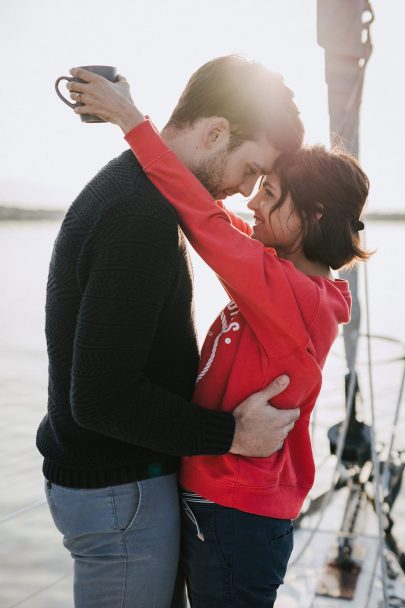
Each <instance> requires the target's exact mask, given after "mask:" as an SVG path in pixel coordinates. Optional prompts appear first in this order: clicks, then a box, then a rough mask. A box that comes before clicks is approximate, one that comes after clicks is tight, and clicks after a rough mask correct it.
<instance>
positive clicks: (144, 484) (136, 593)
mask: <svg viewBox="0 0 405 608" xmlns="http://www.w3.org/2000/svg"><path fill="white" fill-rule="evenodd" d="M45 491H46V496H47V500H48V504H49V508H50V511H51V514H52V517H53V520H54V522H55V525H56V527H57V528H58V529H59V530H60V532H61V533H62V534H63V536H64V539H63V544H64V545H65V547H66V548H67V549H68V550H69V551H70V553H71V555H72V557H73V559H74V600H75V607H76V608H170V606H171V607H172V608H185V605H186V604H185V597H184V591H183V589H182V586H181V584H179V589H178V590H177V592H176V599H173V603H172V598H173V593H174V589H175V581H176V574H177V568H178V560H179V545H180V508H179V496H178V487H177V478H176V475H174V474H173V475H166V476H163V477H156V478H153V479H147V480H144V481H139V482H134V483H128V484H124V485H119V486H112V487H108V488H101V489H96V490H87V489H86V490H77V489H72V488H66V487H62V486H58V485H56V484H53V483H50V482H45Z"/></svg>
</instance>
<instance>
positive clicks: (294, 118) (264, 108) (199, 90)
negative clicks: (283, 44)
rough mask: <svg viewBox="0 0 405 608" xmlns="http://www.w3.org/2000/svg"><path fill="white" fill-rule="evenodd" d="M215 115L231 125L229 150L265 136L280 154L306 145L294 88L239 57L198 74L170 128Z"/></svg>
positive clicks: (219, 60) (217, 62)
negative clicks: (292, 89) (303, 141)
mask: <svg viewBox="0 0 405 608" xmlns="http://www.w3.org/2000/svg"><path fill="white" fill-rule="evenodd" d="M211 116H220V117H223V118H226V119H227V120H228V122H229V124H230V131H231V140H230V145H229V149H230V150H233V149H235V148H237V147H238V146H240V145H241V144H242V143H243V142H244V141H247V140H255V139H257V137H258V136H259V135H261V134H263V133H264V134H266V135H267V138H268V140H269V141H270V143H271V144H272V145H273V146H274V147H275V148H277V149H278V150H280V151H282V152H289V151H293V150H296V149H297V148H299V147H300V146H301V144H302V139H303V135H304V127H303V124H302V121H301V118H300V115H299V112H298V109H297V106H296V105H295V103H294V101H293V92H292V91H291V89H289V88H288V87H287V86H286V85H285V84H284V81H283V78H282V77H281V76H280V74H276V73H274V72H271V71H269V70H268V69H266V68H265V67H264V66H262V65H261V64H259V63H256V62H254V61H250V60H248V59H245V58H243V57H240V56H239V55H227V56H225V57H218V58H216V59H213V60H212V61H209V62H208V63H206V64H204V65H203V66H202V67H200V68H199V69H198V70H197V71H196V72H194V74H193V75H192V76H191V78H190V80H189V81H188V83H187V86H186V88H185V89H184V91H183V93H182V95H181V97H180V99H179V101H178V103H177V105H176V107H175V108H174V110H173V113H172V115H171V117H170V119H169V122H168V124H167V127H175V128H177V129H184V128H187V127H191V126H193V124H194V123H195V122H196V121H197V120H199V119H200V118H208V117H211Z"/></svg>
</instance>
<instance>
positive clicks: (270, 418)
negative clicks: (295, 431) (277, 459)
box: [230, 376, 300, 457]
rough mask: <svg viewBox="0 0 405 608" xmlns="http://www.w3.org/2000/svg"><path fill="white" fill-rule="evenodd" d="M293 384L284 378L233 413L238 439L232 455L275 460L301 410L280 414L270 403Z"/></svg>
mask: <svg viewBox="0 0 405 608" xmlns="http://www.w3.org/2000/svg"><path fill="white" fill-rule="evenodd" d="M289 382H290V380H289V378H288V377H287V376H280V377H279V378H277V379H276V380H274V381H273V382H272V383H271V384H269V386H267V387H266V388H265V389H264V390H262V391H260V392H259V393H254V394H253V395H251V396H250V397H248V398H247V399H245V401H243V402H242V403H241V404H240V405H238V407H237V408H236V409H235V410H234V411H233V415H234V417H235V421H236V427H235V435H234V439H233V442H232V445H231V449H230V452H232V453H233V454H240V455H241V456H262V457H265V456H271V454H273V453H274V452H276V451H277V450H279V449H280V448H281V447H282V446H283V443H284V440H285V438H286V437H287V435H288V433H289V432H290V431H291V429H292V428H293V427H294V424H295V421H296V420H297V419H298V418H299V415H300V411H299V409H298V408H295V409H289V410H279V409H277V408H274V407H272V406H271V405H269V404H268V401H269V400H270V399H271V398H272V397H275V396H276V395H278V394H279V393H282V392H283V390H284V389H285V388H287V386H288V384H289Z"/></svg>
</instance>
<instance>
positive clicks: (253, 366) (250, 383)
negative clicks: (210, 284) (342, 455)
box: [71, 70, 369, 608]
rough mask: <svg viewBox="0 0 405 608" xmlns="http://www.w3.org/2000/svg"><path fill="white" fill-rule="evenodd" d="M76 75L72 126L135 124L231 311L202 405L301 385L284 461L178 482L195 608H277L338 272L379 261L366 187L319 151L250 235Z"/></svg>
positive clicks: (299, 160) (204, 364) (114, 93)
mask: <svg viewBox="0 0 405 608" xmlns="http://www.w3.org/2000/svg"><path fill="white" fill-rule="evenodd" d="M72 73H74V75H76V76H79V77H81V78H83V79H84V80H88V81H89V82H90V83H91V84H90V85H76V83H75V84H74V85H73V87H74V88H73V87H71V91H75V92H73V93H72V97H73V98H74V99H77V94H78V95H79V99H80V101H81V102H82V103H84V104H85V105H84V106H82V107H79V108H77V109H76V112H77V113H80V112H86V113H96V114H99V115H101V116H102V117H103V118H105V119H110V118H112V117H113V118H114V121H115V122H117V116H118V117H119V116H120V114H121V115H125V117H126V120H125V121H124V122H125V124H130V126H131V127H132V128H131V129H129V130H128V129H126V128H125V129H124V131H125V132H126V140H127V142H128V143H129V145H130V146H131V148H132V150H133V152H134V153H135V155H136V156H137V158H138V160H139V162H140V163H141V165H142V167H143V168H144V171H145V172H146V174H147V175H148V177H149V178H150V180H151V181H152V182H153V183H154V184H155V185H156V186H157V187H158V188H159V190H160V191H161V192H162V194H163V195H164V196H165V197H166V198H167V199H168V200H169V201H170V202H171V204H172V205H173V206H174V208H175V209H176V211H177V213H178V216H179V222H180V224H181V226H182V228H183V230H184V232H185V234H186V236H187V237H188V239H189V241H190V242H191V244H192V245H193V247H194V248H195V249H196V251H197V252H198V253H199V254H200V255H201V257H202V258H203V259H204V260H205V261H206V262H207V263H208V264H209V265H210V266H211V268H212V269H213V270H214V271H215V272H216V274H217V275H218V277H219V279H220V281H221V282H222V284H223V286H224V288H225V289H226V291H227V292H228V294H229V295H230V297H231V298H232V299H231V302H230V303H229V304H228V306H227V307H226V308H225V309H224V311H223V312H222V313H221V314H220V316H219V317H218V319H217V320H216V321H215V322H214V324H213V325H212V327H211V329H210V331H209V333H208V336H207V338H206V340H205V342H204V345H203V348H202V352H201V362H200V368H199V374H198V377H197V382H196V388H195V393H194V400H195V401H196V402H201V403H204V404H206V406H207V407H211V408H216V409H222V410H224V411H232V410H233V409H234V408H235V407H236V405H237V404H238V403H239V402H240V401H241V400H242V399H243V398H244V397H246V396H247V395H249V394H250V393H252V392H254V391H256V390H259V389H261V388H263V386H265V385H266V384H267V383H268V382H269V381H270V380H271V379H272V378H275V377H276V376H278V375H280V374H287V375H288V376H289V377H290V379H291V383H290V385H289V387H288V389H287V390H286V391H285V392H284V393H283V394H282V395H279V397H278V398H277V400H275V402H274V405H276V406H278V407H280V408H282V407H287V405H288V403H291V402H292V403H297V404H298V405H299V407H300V410H301V415H300V418H299V420H298V422H297V423H296V424H295V427H294V429H293V430H292V431H291V432H290V434H289V435H288V437H287V438H286V439H285V442H284V445H283V447H282V449H281V450H279V451H278V452H276V453H275V454H273V455H272V456H270V457H269V458H246V457H243V456H238V455H236V454H226V455H223V456H195V457H188V458H185V459H183V464H182V470H181V473H180V484H181V486H182V488H183V490H184V491H183V504H184V542H183V551H182V558H183V563H184V568H185V572H186V576H187V580H188V586H189V594H190V600H191V605H192V606H193V608H200V607H203V606H204V607H209V606H212V607H214V606H218V607H219V606H221V607H224V606H238V607H242V606H243V607H245V606H246V607H253V606H254V607H255V608H260V607H261V606H263V607H264V606H273V604H274V601H275V598H276V592H277V588H278V586H279V585H280V584H281V583H282V581H283V577H284V574H285V571H286V567H287V563H288V559H289V556H290V554H291V550H292V524H291V520H292V519H294V518H295V517H297V515H298V514H299V511H300V508H301V506H302V503H303V501H304V499H305V497H306V495H307V493H308V491H309V489H310V488H311V486H312V483H313V479H314V462H313V456H312V450H311V445H310V437H309V418H310V414H311V411H312V409H313V406H314V404H315V401H316V398H317V396H318V394H319V391H320V388H321V381H322V376H321V369H322V367H323V365H324V363H325V359H326V357H327V354H328V352H329V350H330V348H331V346H332V344H333V341H334V339H335V337H336V335H337V330H338V324H340V323H347V322H348V321H349V317H350V307H351V298H350V293H349V288H348V284H347V282H346V281H341V280H338V279H334V277H333V275H332V273H331V268H332V269H339V268H342V267H347V266H350V265H351V264H353V263H354V262H355V261H357V260H365V259H367V258H368V256H369V253H368V252H366V251H364V250H363V249H362V248H361V246H360V239H359V230H361V229H362V228H363V227H364V226H363V224H362V222H361V221H360V220H359V217H360V214H361V212H362V210H363V206H364V204H365V201H366V198H367V194H368V187H369V182H368V179H367V177H366V175H365V174H364V173H363V171H362V170H361V168H360V167H359V165H358V163H357V161H356V160H355V159H354V158H352V157H351V156H349V155H348V154H345V153H343V152H340V151H335V152H328V151H327V150H325V149H324V148H323V147H321V146H315V147H311V148H303V149H301V150H299V151H298V152H295V153H291V154H284V155H282V156H280V157H279V158H278V159H277V160H276V162H275V164H274V165H273V169H272V171H271V173H270V175H267V176H265V177H264V178H263V179H262V182H261V186H260V189H259V191H258V193H257V194H256V196H255V197H254V198H253V199H252V200H251V201H250V202H249V203H248V207H249V208H250V209H251V210H252V211H254V218H255V225H254V228H253V229H252V228H251V227H250V225H248V224H246V223H245V222H244V221H243V220H242V219H241V218H239V217H237V216H236V215H234V214H233V213H231V212H230V211H228V210H226V209H225V208H224V206H223V205H222V203H220V202H215V201H214V199H213V198H212V197H211V195H210V194H209V193H208V191H207V190H205V189H204V188H203V186H202V185H201V183H200V182H199V181H198V180H197V179H196V178H195V177H194V176H193V175H192V173H191V172H190V171H189V170H188V169H187V168H186V167H185V166H184V165H183V164H182V163H181V162H180V161H179V160H178V159H177V157H176V156H175V155H174V153H173V152H171V151H170V150H169V148H167V146H166V144H165V143H164V142H163V140H162V139H161V138H160V136H159V134H158V133H157V132H156V131H155V129H154V128H153V125H152V124H151V123H150V122H149V121H148V120H145V119H144V117H143V115H142V114H141V113H140V112H139V111H138V110H137V108H136V107H135V106H134V105H133V104H132V102H131V101H129V100H128V99H126V97H125V95H124V96H123V95H122V94H121V93H120V90H122V89H120V87H123V86H124V87H125V86H126V85H125V82H124V80H121V82H120V83H118V85H111V83H109V84H108V85H107V88H106V87H105V85H104V83H102V81H101V80H100V78H99V77H97V78H95V79H94V77H88V76H87V74H86V73H83V72H82V71H81V70H80V71H78V70H75V71H73V72H72ZM103 103H104V106H103ZM128 117H129V123H128V120H127V118H128ZM118 122H121V121H118Z"/></svg>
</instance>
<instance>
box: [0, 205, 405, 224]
mask: <svg viewBox="0 0 405 608" xmlns="http://www.w3.org/2000/svg"><path fill="white" fill-rule="evenodd" d="M65 213H66V210H65V209H24V208H22V207H8V206H4V205H3V206H2V205H0V222H14V221H25V222H27V221H31V222H36V221H43V220H48V221H55V222H56V221H58V220H61V219H63V218H64V216H65ZM240 215H241V216H242V217H243V218H244V219H247V220H249V219H251V216H250V215H248V214H245V213H240ZM366 220H367V221H372V222H405V213H397V212H392V213H389V212H388V213H382V212H376V213H369V214H367V216H366Z"/></svg>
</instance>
